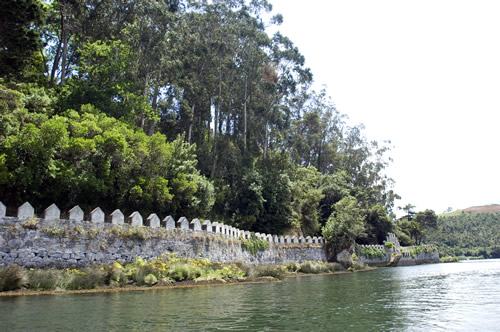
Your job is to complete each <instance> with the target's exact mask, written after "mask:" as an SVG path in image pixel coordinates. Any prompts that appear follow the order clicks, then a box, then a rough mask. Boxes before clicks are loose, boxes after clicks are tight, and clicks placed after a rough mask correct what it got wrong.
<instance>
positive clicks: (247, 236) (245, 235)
mask: <svg viewBox="0 0 500 332" xmlns="http://www.w3.org/2000/svg"><path fill="white" fill-rule="evenodd" d="M251 236H252V234H251V233H250V232H249V231H245V232H244V233H243V238H244V239H245V240H248V239H249V238H250V237H251Z"/></svg>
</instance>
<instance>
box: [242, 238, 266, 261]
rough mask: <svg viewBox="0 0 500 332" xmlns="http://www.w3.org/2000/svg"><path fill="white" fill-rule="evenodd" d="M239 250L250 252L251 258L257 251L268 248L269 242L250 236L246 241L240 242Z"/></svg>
mask: <svg viewBox="0 0 500 332" xmlns="http://www.w3.org/2000/svg"><path fill="white" fill-rule="evenodd" d="M241 248H242V249H244V250H247V251H248V252H250V254H251V255H252V256H255V254H257V252H258V251H264V250H266V249H267V248H269V242H267V241H266V240H263V239H259V238H257V237H256V236H255V235H254V234H252V236H251V237H250V238H249V239H248V240H242V241H241Z"/></svg>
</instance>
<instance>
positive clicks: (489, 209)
mask: <svg viewBox="0 0 500 332" xmlns="http://www.w3.org/2000/svg"><path fill="white" fill-rule="evenodd" d="M497 212H500V204H490V205H482V206H471V207H468V208H466V209H463V210H455V211H452V212H445V213H441V214H439V215H438V216H439V217H451V216H458V215H460V214H462V213H497Z"/></svg>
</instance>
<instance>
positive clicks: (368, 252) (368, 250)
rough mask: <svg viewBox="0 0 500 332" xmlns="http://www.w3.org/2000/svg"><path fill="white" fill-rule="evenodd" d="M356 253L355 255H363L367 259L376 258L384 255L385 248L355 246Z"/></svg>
mask: <svg viewBox="0 0 500 332" xmlns="http://www.w3.org/2000/svg"><path fill="white" fill-rule="evenodd" d="M356 254H357V256H363V257H366V258H368V259H377V258H384V257H385V250H384V249H378V248H372V247H365V246H356Z"/></svg>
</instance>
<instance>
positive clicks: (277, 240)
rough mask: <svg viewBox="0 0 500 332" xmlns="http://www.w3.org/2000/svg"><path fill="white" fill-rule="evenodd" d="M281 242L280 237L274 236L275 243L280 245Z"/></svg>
mask: <svg viewBox="0 0 500 332" xmlns="http://www.w3.org/2000/svg"><path fill="white" fill-rule="evenodd" d="M279 242H280V238H279V236H278V235H273V243H279Z"/></svg>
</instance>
